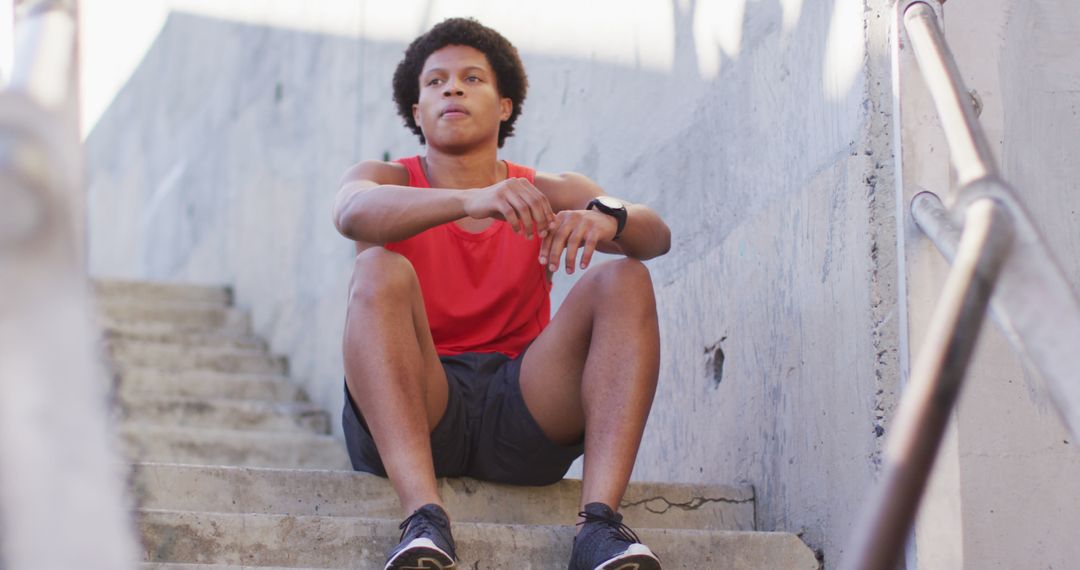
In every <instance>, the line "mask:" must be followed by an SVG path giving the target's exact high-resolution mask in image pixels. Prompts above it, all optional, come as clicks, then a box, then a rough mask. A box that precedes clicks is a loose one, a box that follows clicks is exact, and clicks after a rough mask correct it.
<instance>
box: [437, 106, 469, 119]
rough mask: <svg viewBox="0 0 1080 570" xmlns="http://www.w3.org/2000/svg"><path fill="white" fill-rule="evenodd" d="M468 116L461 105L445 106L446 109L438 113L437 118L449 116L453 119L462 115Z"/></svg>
mask: <svg viewBox="0 0 1080 570" xmlns="http://www.w3.org/2000/svg"><path fill="white" fill-rule="evenodd" d="M468 114H469V111H468V109H466V108H465V107H462V106H461V105H447V106H446V108H444V109H443V110H442V112H441V113H439V116H440V117H445V116H447V115H450V116H452V117H453V116H462V115H468Z"/></svg>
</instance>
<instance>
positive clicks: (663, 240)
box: [649, 224, 671, 259]
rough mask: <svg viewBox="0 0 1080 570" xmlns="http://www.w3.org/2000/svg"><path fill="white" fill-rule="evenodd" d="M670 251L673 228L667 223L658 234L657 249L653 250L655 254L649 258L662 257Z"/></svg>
mask: <svg viewBox="0 0 1080 570" xmlns="http://www.w3.org/2000/svg"><path fill="white" fill-rule="evenodd" d="M669 251H671V230H670V229H668V227H667V225H666V224H665V225H663V226H662V227H661V230H660V232H659V233H658V235H657V236H656V250H655V251H653V252H652V253H653V255H650V256H649V259H652V258H654V257H660V256H661V255H665V254H667V252H669Z"/></svg>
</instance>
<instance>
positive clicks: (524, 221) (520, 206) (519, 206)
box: [506, 193, 536, 239]
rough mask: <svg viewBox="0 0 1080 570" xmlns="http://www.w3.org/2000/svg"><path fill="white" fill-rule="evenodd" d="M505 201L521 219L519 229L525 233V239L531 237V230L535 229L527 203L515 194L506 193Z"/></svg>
mask: <svg viewBox="0 0 1080 570" xmlns="http://www.w3.org/2000/svg"><path fill="white" fill-rule="evenodd" d="M506 201H507V203H509V204H510V206H511V207H513V208H514V211H515V212H517V215H518V218H520V220H521V229H522V230H523V231H524V233H525V239H532V238H533V231H534V230H535V229H536V221H535V220H533V214H532V209H531V208H529V205H528V204H527V203H525V201H524V200H522V199H521V197H520V196H518V195H516V194H513V193H511V194H508V195H507V197H506Z"/></svg>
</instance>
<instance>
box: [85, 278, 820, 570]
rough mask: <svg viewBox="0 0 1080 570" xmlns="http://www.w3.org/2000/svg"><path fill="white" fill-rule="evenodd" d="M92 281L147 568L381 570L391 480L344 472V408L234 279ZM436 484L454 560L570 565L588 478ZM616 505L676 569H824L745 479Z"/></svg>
mask: <svg viewBox="0 0 1080 570" xmlns="http://www.w3.org/2000/svg"><path fill="white" fill-rule="evenodd" d="M95 287H96V290H97V295H98V301H99V303H98V304H99V308H100V311H99V312H100V315H101V316H100V320H101V324H102V326H103V328H104V330H105V336H106V344H107V349H108V353H109V355H110V356H111V359H112V365H113V369H114V371H115V373H116V378H117V394H118V398H117V400H118V406H117V407H118V409H119V413H120V414H121V430H122V435H123V441H124V446H125V451H126V453H127V455H128V457H129V458H130V459H131V460H132V462H133V469H132V475H131V486H132V491H133V493H134V496H135V498H136V501H137V505H138V521H139V522H138V525H139V531H140V533H141V535H142V543H143V556H144V563H143V567H144V568H157V569H181V568H183V569H191V570H196V569H210V568H226V567H231V568H235V567H257V568H361V569H368V568H381V567H382V562H383V558H384V556H385V553H386V552H387V551H388V550H389V549H390V548H391V547H392V546H393V545H394V544H395V543H396V542H397V538H398V534H399V531H398V528H397V525H398V523H399V522H400V520H401V518H402V513H401V512H400V511H399V506H398V503H397V498H396V497H395V495H394V493H393V490H392V488H391V487H390V485H389V484H388V482H387V481H386V480H384V479H381V478H378V477H374V476H370V475H367V474H363V473H355V472H352V471H350V470H349V462H348V458H347V456H346V454H345V450H344V444H343V443H342V442H341V441H340V440H339V439H337V438H336V437H333V436H331V435H329V434H330V425H331V424H330V422H332V421H335V422H336V421H338V420H337V418H338V415H337V412H336V410H335V411H334V413H332V414H328V413H327V412H326V411H325V410H321V409H319V408H317V407H316V406H314V405H313V404H311V403H310V402H308V401H307V398H306V396H305V394H304V393H303V391H302V390H301V389H300V388H299V387H298V385H297V384H295V383H293V382H291V381H290V380H289V378H288V375H287V374H288V368H287V364H286V362H285V360H284V359H283V358H281V357H279V356H274V355H272V354H270V353H269V352H268V351H267V348H266V345H265V343H264V342H262V341H261V340H259V339H258V338H256V337H254V336H253V335H252V333H251V328H250V319H249V317H248V315H247V314H246V313H244V312H243V311H240V310H238V309H236V308H234V307H233V306H232V305H231V296H230V293H229V291H228V290H227V289H225V288H216V287H204V286H189V285H172V284H160V283H158V284H152V283H137V282H119V281H100V282H97V283H95ZM440 484H441V490H442V496H443V497H444V499H445V501H446V503H447V507H448V509H449V511H450V512H451V514H452V516H453V517H454V521H455V523H454V536H455V538H456V539H457V542H458V550H459V556H460V557H461V564H460V565H459V566H460V567H462V568H472V569H504V568H515V569H521V568H530V569H547V568H560V569H561V568H566V563H567V559H568V558H569V554H570V545H571V541H572V538H573V535H574V527H573V526H572V523H573V521H574V519H575V513H576V511H577V502H578V492H579V489H580V483H579V482H578V481H574V480H566V481H563V482H561V483H559V484H556V485H553V486H550V487H545V488H519V487H509V486H503V485H495V484H490V483H483V482H479V481H475V480H470V479H448V480H443V481H441V483H440ZM621 511H622V512H623V513H624V514H625V517H626V522H627V523H628V524H629V525H631V526H632V527H634V528H635V529H636V530H637V531H638V534H639V535H640V536H641V537H642V539H643V540H644V541H645V542H646V543H648V544H649V545H650V546H652V547H653V549H654V550H656V551H657V552H658V554H659V555H660V556H661V559H662V561H663V562H664V564H665V568H668V569H674V568H694V569H709V570H721V569H784V570H788V569H790V570H816V569H817V568H818V562H817V560H816V559H815V558H814V555H813V553H812V552H811V551H810V549H808V548H807V547H806V546H805V545H804V544H803V543H802V542H801V541H800V540H799V539H798V538H797V537H796V536H794V535H791V534H786V533H768V532H754V531H753V527H754V495H753V490H752V489H751V488H749V487H728V486H695V485H664V484H643V483H635V484H633V485H631V487H630V490H629V492H628V493H627V496H626V498H625V501H624V504H623V505H622V507H621ZM522 553H527V559H528V560H530V563H528V564H526V565H524V566H523V565H521V564H520V563H512V562H510V561H511V560H512V559H517V558H518V557H519V556H520V555H521V554H522Z"/></svg>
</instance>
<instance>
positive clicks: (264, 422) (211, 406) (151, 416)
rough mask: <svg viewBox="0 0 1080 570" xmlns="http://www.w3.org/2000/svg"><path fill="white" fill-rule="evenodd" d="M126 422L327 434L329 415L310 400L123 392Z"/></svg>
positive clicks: (122, 410)
mask: <svg viewBox="0 0 1080 570" xmlns="http://www.w3.org/2000/svg"><path fill="white" fill-rule="evenodd" d="M120 410H121V413H122V417H123V420H124V421H127V422H134V423H141V424H152V425H158V426H176V427H196V428H208V429H240V430H256V431H274V432H277V431H296V432H303V433H318V434H328V433H329V431H330V414H328V413H327V412H326V411H325V410H323V409H322V408H320V407H319V406H316V405H315V404H313V403H311V402H304V401H295V400H294V401H284V402H279V401H272V400H244V399H232V398H193V397H190V396H188V397H185V396H174V395H169V394H155V393H141V394H140V393H135V394H122V395H121V398H120Z"/></svg>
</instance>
